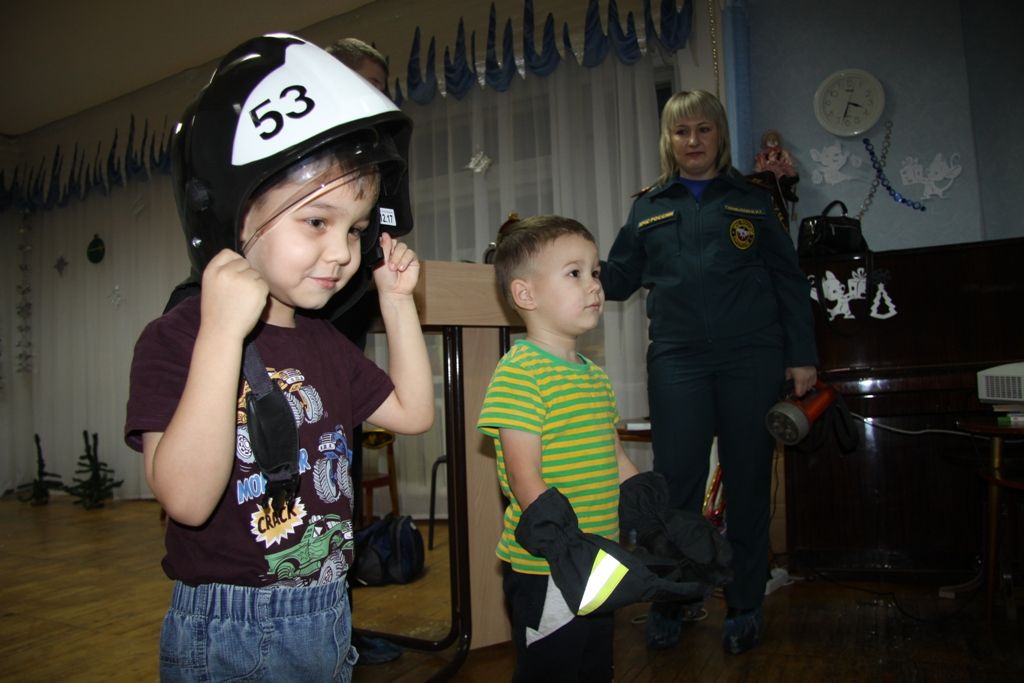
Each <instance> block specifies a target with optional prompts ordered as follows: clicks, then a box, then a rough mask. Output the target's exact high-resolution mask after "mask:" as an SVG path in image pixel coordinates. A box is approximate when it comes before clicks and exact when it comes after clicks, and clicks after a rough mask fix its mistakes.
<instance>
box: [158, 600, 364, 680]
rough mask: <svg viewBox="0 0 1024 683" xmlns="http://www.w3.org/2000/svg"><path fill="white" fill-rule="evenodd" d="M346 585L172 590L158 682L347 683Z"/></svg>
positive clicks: (350, 659) (351, 657)
mask: <svg viewBox="0 0 1024 683" xmlns="http://www.w3.org/2000/svg"><path fill="white" fill-rule="evenodd" d="M351 639H352V612H351V609H350V607H349V602H348V595H347V592H346V582H345V581H344V580H342V581H334V582H332V583H328V584H325V585H322V586H311V587H308V588H305V587H299V588H292V587H282V586H273V587H268V588H252V587H247V586H230V585H225V584H204V585H200V586H194V587H193V586H187V585H185V584H183V583H181V582H180V581H179V582H176V583H175V584H174V593H173V596H172V598H171V608H170V609H169V610H168V611H167V616H166V617H164V624H163V630H162V631H161V633H160V680H161V681H190V682H191V681H309V682H311V683H313V682H319V681H336V682H339V683H349V682H350V681H351V680H352V667H353V665H355V662H356V659H357V657H358V655H357V653H356V651H355V650H354V649H353V648H352V646H351Z"/></svg>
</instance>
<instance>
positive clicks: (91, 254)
mask: <svg viewBox="0 0 1024 683" xmlns="http://www.w3.org/2000/svg"><path fill="white" fill-rule="evenodd" d="M106 253H107V246H106V245H105V244H103V240H101V239H100V236H99V235H95V234H94V235H93V236H92V241H91V242H89V246H88V247H86V248H85V257H86V258H87V259H89V263H99V262H100V261H102V260H103V255H104V254H106Z"/></svg>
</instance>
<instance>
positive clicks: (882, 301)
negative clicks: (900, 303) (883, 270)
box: [871, 282, 896, 320]
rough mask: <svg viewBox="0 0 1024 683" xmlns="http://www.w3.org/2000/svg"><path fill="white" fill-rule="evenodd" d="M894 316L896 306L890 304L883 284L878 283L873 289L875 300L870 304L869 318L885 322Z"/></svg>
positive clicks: (890, 301) (890, 299)
mask: <svg viewBox="0 0 1024 683" xmlns="http://www.w3.org/2000/svg"><path fill="white" fill-rule="evenodd" d="M894 315H896V304H894V303H893V302H892V297H890V296H889V292H887V291H886V290H885V283H884V282H879V283H878V287H877V289H875V299H874V301H872V302H871V317H872V318H877V319H878V320H886V319H888V318H891V317H893V316H894Z"/></svg>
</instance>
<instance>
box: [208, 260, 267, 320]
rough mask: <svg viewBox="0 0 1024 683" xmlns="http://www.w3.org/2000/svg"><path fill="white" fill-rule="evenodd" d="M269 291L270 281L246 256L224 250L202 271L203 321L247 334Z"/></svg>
mask: <svg viewBox="0 0 1024 683" xmlns="http://www.w3.org/2000/svg"><path fill="white" fill-rule="evenodd" d="M269 293H270V290H269V289H268V287H267V283H266V282H265V281H264V280H263V278H262V277H261V276H260V274H259V272H257V271H256V270H255V269H254V268H253V267H252V266H251V265H249V262H248V261H247V260H245V257H243V256H242V255H241V254H239V253H238V252H235V251H232V250H231V249H223V250H222V251H221V252H220V253H218V254H217V255H216V256H214V257H213V258H212V259H210V263H209V264H208V265H207V266H206V269H205V270H204V271H203V286H202V304H201V311H202V323H207V324H212V325H215V326H216V328H217V329H218V330H220V331H221V332H223V333H227V334H231V335H234V336H237V337H239V338H242V337H245V335H247V334H249V332H250V331H251V330H252V328H253V327H255V326H256V323H257V322H258V321H259V319H260V314H261V313H262V312H263V309H264V307H266V305H267V296H268V295H269Z"/></svg>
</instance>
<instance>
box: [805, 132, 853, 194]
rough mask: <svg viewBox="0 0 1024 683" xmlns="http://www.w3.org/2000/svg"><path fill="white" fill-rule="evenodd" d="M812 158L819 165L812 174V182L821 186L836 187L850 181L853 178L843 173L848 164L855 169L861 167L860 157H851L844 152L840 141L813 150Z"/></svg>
mask: <svg viewBox="0 0 1024 683" xmlns="http://www.w3.org/2000/svg"><path fill="white" fill-rule="evenodd" d="M811 158H812V159H814V163H816V164H818V165H817V167H816V168H815V169H814V171H813V172H812V173H811V180H812V181H813V182H814V184H815V185H821V184H822V183H825V184H827V185H836V184H838V183H841V182H843V181H845V180H850V179H851V178H853V176H851V175H847V174H846V173H844V172H843V171H842V169H843V167H845V166H846V164H847V162H849V164H850V166H851V167H853V168H857V167H859V166H860V165H861V159H860V157H858V156H854V155H851V154H850V153H849V152H847V151H845V150H843V144H842V143H841V142H839V141H836V142H835V143H834V144H831V145H826V146H824V147H822V148H821V149H813V148H812V149H811Z"/></svg>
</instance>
